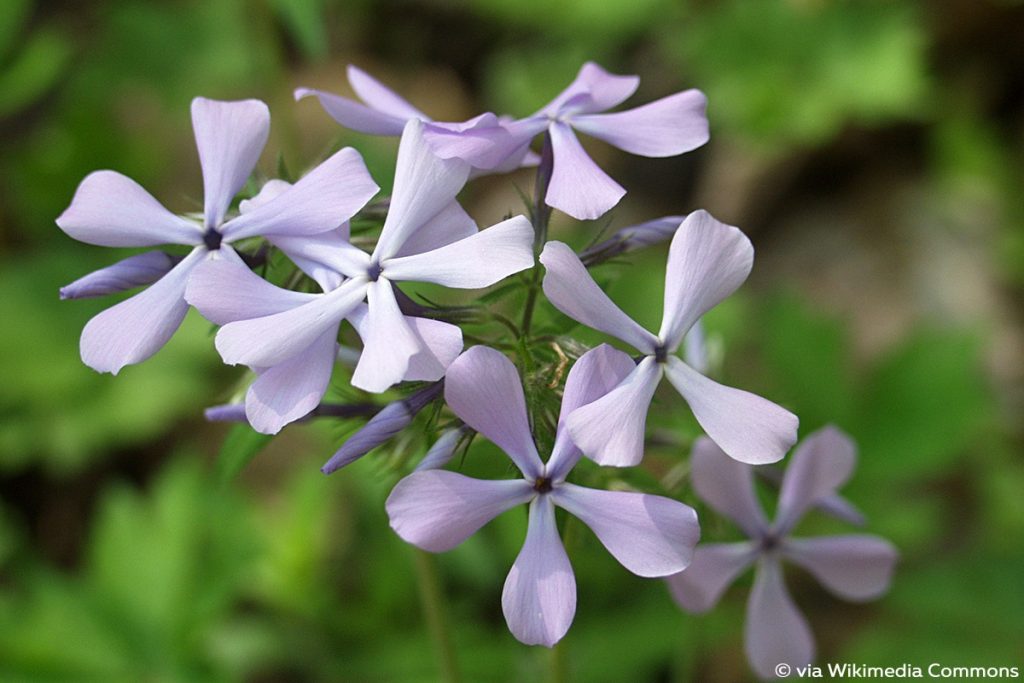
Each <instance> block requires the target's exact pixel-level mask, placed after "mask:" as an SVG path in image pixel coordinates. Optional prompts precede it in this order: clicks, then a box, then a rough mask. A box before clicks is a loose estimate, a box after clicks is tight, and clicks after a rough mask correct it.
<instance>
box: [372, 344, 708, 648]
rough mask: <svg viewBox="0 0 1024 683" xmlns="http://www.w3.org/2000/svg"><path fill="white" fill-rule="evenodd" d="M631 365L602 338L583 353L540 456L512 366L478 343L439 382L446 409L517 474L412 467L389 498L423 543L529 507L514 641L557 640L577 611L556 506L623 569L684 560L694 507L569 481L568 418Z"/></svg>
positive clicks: (447, 542) (450, 543)
mask: <svg viewBox="0 0 1024 683" xmlns="http://www.w3.org/2000/svg"><path fill="white" fill-rule="evenodd" d="M632 368H633V362H632V361H631V360H630V359H629V356H627V355H626V354H624V353H622V352H621V351H616V350H615V349H612V348H611V347H610V346H607V345H601V346H599V347H597V348H595V349H593V350H591V351H589V352H587V353H586V354H584V355H583V356H582V357H581V358H580V359H579V360H578V361H577V362H576V364H575V365H574V366H573V368H572V370H571V371H570V372H569V376H568V378H567V379H566V383H565V394H564V396H563V398H562V408H561V413H560V415H559V422H558V429H557V431H556V435H555V442H554V447H553V448H552V452H551V457H550V458H548V461H547V463H544V462H542V461H541V459H540V456H539V455H538V454H537V447H536V445H535V444H534V439H533V435H532V433H531V431H530V423H529V419H528V417H527V414H526V401H525V398H524V396H523V389H522V385H521V384H520V380H519V374H518V373H517V372H516V369H515V366H513V365H512V363H511V362H510V361H509V360H508V359H507V358H506V357H505V356H504V355H502V354H501V353H499V352H498V351H495V350H494V349H491V348H488V347H485V346H475V347H473V348H471V349H469V350H468V351H466V352H465V353H463V354H462V355H461V356H459V357H458V358H457V359H456V360H455V362H454V363H452V364H451V367H449V368H448V374H447V376H446V378H445V399H446V400H447V402H448V405H449V407H450V408H451V409H452V411H454V412H455V414H456V415H458V416H459V417H460V418H462V420H463V421H465V423H466V424H467V425H469V426H470V427H472V428H473V429H476V430H477V431H479V432H480V433H481V434H483V435H484V436H486V437H487V438H488V439H490V440H491V441H493V442H494V443H495V444H496V445H498V446H499V447H500V448H501V449H502V450H503V451H505V453H507V454H508V456H509V457H510V458H511V459H512V461H513V462H514V463H515V465H516V467H517V468H518V469H519V471H520V472H521V473H522V475H523V476H522V478H521V479H514V480H505V481H484V480H480V479H473V478H470V477H467V476H464V475H462V474H457V473H455V472H449V471H446V470H437V469H434V470H423V471H418V472H415V473H413V474H411V475H409V476H408V477H406V478H405V479H403V480H402V481H400V482H399V483H398V485H397V486H396V487H395V489H394V491H392V493H391V495H390V496H389V497H388V500H387V512H388V516H389V517H390V518H391V526H392V527H393V528H394V530H395V531H396V532H397V533H398V535H399V536H401V537H402V538H403V539H405V540H406V541H408V542H409V543H412V544H414V545H416V546H419V547H420V548H423V549H424V550H429V551H432V552H441V551H445V550H450V549H451V548H454V547H455V546H457V545H459V544H460V543H462V541H464V540H465V539H466V538H468V537H469V536H470V535H472V534H473V533H474V532H476V530H477V529H479V528H480V527H481V526H483V525H484V524H486V523H487V522H488V521H490V520H491V519H493V518H494V517H496V516H497V515H499V514H501V513H502V512H504V511H506V510H509V509H511V508H513V507H515V506H516V505H521V504H524V503H529V505H530V512H529V524H528V528H527V532H526V542H525V543H524V544H523V549H522V551H521V552H520V553H519V557H518V558H516V561H515V564H514V565H513V567H512V570H511V572H509V575H508V578H507V579H506V581H505V588H504V591H503V592H502V597H501V604H502V609H503V610H504V613H505V619H506V621H507V622H508V627H509V630H511V631H512V633H513V635H515V637H516V638H518V639H519V640H520V641H522V642H524V643H527V644H531V645H535V644H540V645H547V646H549V647H550V646H552V645H554V644H555V643H556V642H558V641H559V640H560V639H561V638H562V636H564V635H565V633H566V631H567V630H568V629H569V625H570V624H571V623H572V619H573V615H574V614H575V612H576V581H575V578H574V577H573V572H572V567H571V566H570V565H569V558H568V557H567V556H566V554H565V548H564V547H563V546H562V541H561V539H560V538H559V535H558V529H557V527H556V526H555V506H558V507H561V508H564V509H565V510H567V511H568V512H570V513H571V514H573V515H574V516H575V517H577V518H579V519H580V520H582V521H583V522H584V523H585V524H586V525H587V526H589V527H590V528H591V529H592V530H593V531H594V533H595V534H596V535H597V537H598V539H599V540H600V541H601V543H602V544H604V546H605V548H607V549H608V551H609V552H610V553H611V554H612V555H614V556H615V559H617V560H618V561H619V562H621V563H622V565H623V566H624V567H626V568H627V569H629V570H630V571H632V572H633V573H635V574H638V575H640V576H645V577H656V576H667V575H669V574H674V573H675V572H678V571H680V570H682V569H683V568H684V567H686V566H687V565H688V564H689V562H690V556H691V552H692V549H693V546H694V544H696V542H697V539H698V537H699V535H700V530H699V527H698V525H697V514H696V513H695V512H694V511H693V508H691V507H689V506H687V505H684V504H683V503H680V502H679V501H675V500H671V499H669V498H664V497H661V496H654V495H648V494H643V493H634V492H628V491H601V490H597V489H590V488H584V487H582V486H577V485H575V484H571V483H569V482H568V481H566V477H567V476H568V474H569V472H570V470H571V469H572V468H573V466H574V465H575V464H576V462H577V461H578V460H579V458H580V452H579V449H577V448H576V446H575V445H573V443H572V441H571V440H570V439H569V434H568V431H567V430H566V429H565V418H566V416H567V415H568V414H569V413H570V412H572V410H574V409H575V408H577V407H579V406H581V405H586V404H587V403H589V402H591V401H593V400H594V399H595V398H597V397H599V396H601V395H603V394H604V393H605V392H606V391H608V389H610V388H612V387H614V386H615V385H616V384H617V383H618V382H619V380H621V379H622V378H623V377H624V376H626V375H627V374H628V373H629V372H630V370H631V369H632Z"/></svg>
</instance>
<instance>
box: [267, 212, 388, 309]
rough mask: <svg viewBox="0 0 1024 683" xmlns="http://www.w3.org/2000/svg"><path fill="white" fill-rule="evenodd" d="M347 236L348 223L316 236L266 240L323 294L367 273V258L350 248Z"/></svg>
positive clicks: (268, 236)
mask: <svg viewBox="0 0 1024 683" xmlns="http://www.w3.org/2000/svg"><path fill="white" fill-rule="evenodd" d="M347 233H348V223H346V224H345V225H344V226H343V227H341V228H338V229H336V230H328V231H326V232H318V233H317V234H315V235H299V236H295V235H266V238H267V241H268V242H270V243H271V244H273V245H274V246H275V247H277V248H278V249H280V250H281V251H282V252H284V255H285V256H287V257H288V258H289V260H291V261H292V262H293V263H294V264H295V265H297V266H298V267H299V269H300V270H302V272H303V273H305V274H306V275H308V276H309V277H311V278H313V280H315V281H316V283H317V284H318V285H320V288H321V289H322V290H323V291H325V292H326V291H330V290H332V289H336V288H337V287H338V286H339V285H340V284H341V281H342V280H343V279H344V278H345V277H358V276H360V275H365V274H366V273H367V272H368V271H369V267H370V255H369V254H367V253H366V252H365V251H363V250H362V249H359V248H358V247H354V246H352V245H351V244H349V241H348V235H347Z"/></svg>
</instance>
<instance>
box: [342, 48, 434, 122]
mask: <svg viewBox="0 0 1024 683" xmlns="http://www.w3.org/2000/svg"><path fill="white" fill-rule="evenodd" d="M345 72H346V74H347V75H348V83H349V85H351V86H352V90H354V91H355V93H356V95H358V96H359V99H361V100H362V101H363V102H366V104H368V105H370V106H371V107H373V108H374V109H376V110H377V111H380V112H383V113H385V114H388V115H389V116H394V117H395V118H398V119H412V118H417V119H422V120H424V121H429V120H430V117H428V116H427V115H426V114H424V113H423V112H421V111H420V110H419V109H417V108H416V107H414V106H412V105H411V104H409V102H408V101H407V100H406V99H405V98H404V97H402V96H401V95H398V94H397V93H396V92H395V91H393V90H392V89H391V88H389V87H387V86H386V85H384V84H383V83H381V82H380V81H378V80H377V79H376V78H374V77H373V76H371V75H370V74H368V73H366V72H365V71H363V70H362V69H360V68H359V67H357V66H355V65H353V64H349V65H348V68H347V69H346V70H345ZM399 132H401V131H399Z"/></svg>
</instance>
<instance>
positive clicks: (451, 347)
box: [402, 316, 462, 382]
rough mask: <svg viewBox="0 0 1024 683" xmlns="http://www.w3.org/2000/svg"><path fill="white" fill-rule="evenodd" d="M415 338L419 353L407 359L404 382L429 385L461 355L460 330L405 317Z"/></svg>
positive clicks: (439, 377) (433, 322) (444, 324)
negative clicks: (426, 383)
mask: <svg viewBox="0 0 1024 683" xmlns="http://www.w3.org/2000/svg"><path fill="white" fill-rule="evenodd" d="M405 321H406V322H407V323H409V326H410V327H411V328H412V331H413V333H414V334H415V335H416V336H417V337H419V340H420V350H419V351H418V352H417V353H416V354H415V355H414V356H412V357H411V358H410V359H409V368H408V369H407V370H406V371H405V376H404V377H402V380H403V381H405V382H433V381H435V380H439V379H441V378H442V377H444V374H445V372H446V371H447V370H448V366H449V365H451V364H452V361H454V360H455V359H456V358H458V356H459V354H460V353H462V329H461V328H459V326H458V325H452V324H451V323H446V322H444V321H443V320H431V319H430V318H415V317H411V316H406V318H405Z"/></svg>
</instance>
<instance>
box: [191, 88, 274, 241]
mask: <svg viewBox="0 0 1024 683" xmlns="http://www.w3.org/2000/svg"><path fill="white" fill-rule="evenodd" d="M192 129H193V131H194V132H195V136H196V147H197V148H198V150H199V163H200V164H201V165H202V167H203V196H204V213H205V216H206V227H208V228H216V227H219V226H220V224H221V221H222V220H224V213H225V212H226V211H227V210H228V207H229V206H230V205H231V200H232V199H233V198H234V196H235V195H236V194H238V191H239V190H241V189H242V186H243V185H245V181H246V180H248V179H249V175H250V174H251V173H252V169H253V168H254V167H255V166H256V162H257V161H258V160H259V158H260V153H261V152H262V151H263V146H264V145H266V144H267V136H268V135H269V134H270V110H269V109H267V105H266V104H264V103H263V102H260V101H259V100H238V101H234V102H222V101H219V100H209V99H206V98H205V97H197V98H195V99H194V100H192Z"/></svg>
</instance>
